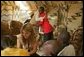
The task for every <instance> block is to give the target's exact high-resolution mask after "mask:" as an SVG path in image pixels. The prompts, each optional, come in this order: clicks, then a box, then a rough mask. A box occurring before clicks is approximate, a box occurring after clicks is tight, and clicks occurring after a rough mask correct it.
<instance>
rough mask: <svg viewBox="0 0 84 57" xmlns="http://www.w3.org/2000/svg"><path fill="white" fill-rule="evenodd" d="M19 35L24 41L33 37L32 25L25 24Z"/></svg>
mask: <svg viewBox="0 0 84 57" xmlns="http://www.w3.org/2000/svg"><path fill="white" fill-rule="evenodd" d="M21 34H22V36H23V38H25V39H28V38H30V37H31V36H34V35H35V34H34V31H33V27H32V25H31V24H30V23H26V24H25V25H23V27H22V28H21Z"/></svg>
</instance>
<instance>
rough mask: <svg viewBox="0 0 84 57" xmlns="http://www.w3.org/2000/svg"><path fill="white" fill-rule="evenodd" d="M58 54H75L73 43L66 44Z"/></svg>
mask: <svg viewBox="0 0 84 57" xmlns="http://www.w3.org/2000/svg"><path fill="white" fill-rule="evenodd" d="M57 56H75V49H74V46H73V45H71V44H70V45H68V46H66V47H65V48H64V49H63V50H62V51H60V52H59V53H58V55H57Z"/></svg>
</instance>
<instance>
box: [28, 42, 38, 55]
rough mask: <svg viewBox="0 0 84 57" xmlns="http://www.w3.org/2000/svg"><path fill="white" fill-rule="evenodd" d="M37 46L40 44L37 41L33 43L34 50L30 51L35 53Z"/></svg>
mask: <svg viewBox="0 0 84 57" xmlns="http://www.w3.org/2000/svg"><path fill="white" fill-rule="evenodd" d="M37 46H38V42H36V43H35V44H34V45H33V50H32V51H30V52H29V53H30V55H32V54H34V53H35V52H36V51H37Z"/></svg>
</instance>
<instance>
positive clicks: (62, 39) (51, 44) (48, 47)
mask: <svg viewBox="0 0 84 57" xmlns="http://www.w3.org/2000/svg"><path fill="white" fill-rule="evenodd" d="M69 38H70V35H69V33H68V32H67V31H66V29H63V30H61V32H60V35H59V37H58V38H57V40H49V41H46V42H45V43H44V44H43V46H42V48H41V50H40V51H38V52H37V54H39V55H40V56H56V55H57V56H60V55H59V52H60V51H61V50H62V49H63V48H65V47H66V46H68V45H69ZM70 46H71V49H73V50H72V51H71V52H73V54H71V52H68V54H69V55H70V56H74V55H75V50H74V48H73V46H72V45H69V46H68V47H70ZM66 49H67V51H69V49H68V48H66ZM71 49H70V50H71ZM62 56H68V55H67V54H63V55H62Z"/></svg>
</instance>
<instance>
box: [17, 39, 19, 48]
mask: <svg viewBox="0 0 84 57" xmlns="http://www.w3.org/2000/svg"><path fill="white" fill-rule="evenodd" d="M17 48H20V41H19V39H18V38H17Z"/></svg>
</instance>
